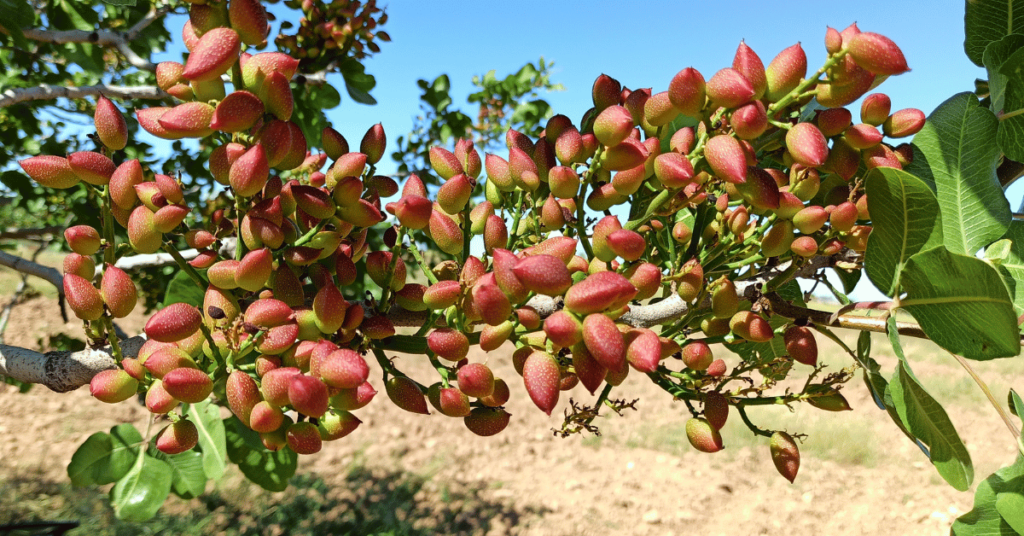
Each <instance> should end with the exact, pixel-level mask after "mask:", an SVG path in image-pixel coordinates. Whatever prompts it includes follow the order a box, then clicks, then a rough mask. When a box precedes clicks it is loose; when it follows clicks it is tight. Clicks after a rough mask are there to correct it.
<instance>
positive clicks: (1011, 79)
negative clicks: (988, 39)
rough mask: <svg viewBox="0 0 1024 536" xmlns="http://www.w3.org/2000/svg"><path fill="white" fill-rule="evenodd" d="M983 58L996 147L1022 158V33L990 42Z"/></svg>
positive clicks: (1013, 156) (1023, 75)
mask: <svg viewBox="0 0 1024 536" xmlns="http://www.w3.org/2000/svg"><path fill="white" fill-rule="evenodd" d="M984 61H985V68H986V69H987V70H988V77H989V80H988V83H989V91H990V93H989V95H990V97H991V108H992V111H993V112H995V114H996V116H997V117H999V130H998V132H997V134H996V140H997V141H998V143H999V148H1000V149H1002V150H1003V152H1004V153H1005V154H1006V156H1008V157H1010V158H1011V159H1013V160H1024V35H1020V34H1014V35H1008V36H1006V37H1004V38H1002V39H1000V40H998V41H994V42H992V43H990V44H989V46H988V48H986V49H985V55H984Z"/></svg>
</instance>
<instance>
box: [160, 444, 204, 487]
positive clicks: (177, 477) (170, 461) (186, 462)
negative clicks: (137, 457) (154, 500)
mask: <svg viewBox="0 0 1024 536" xmlns="http://www.w3.org/2000/svg"><path fill="white" fill-rule="evenodd" d="M147 455H149V456H152V457H153V458H156V459H158V460H160V461H162V462H164V463H166V464H167V466H168V467H170V468H171V492H173V493H174V494H175V495H177V496H178V497H181V498H182V499H192V498H195V497H198V496H200V495H202V494H203V490H205V489H206V473H205V471H203V460H204V459H205V454H204V453H202V452H199V451H198V450H196V449H192V450H189V451H185V452H182V453H179V454H164V453H163V452H160V451H159V450H157V449H156V447H154V446H150V448H149V450H148V451H147Z"/></svg>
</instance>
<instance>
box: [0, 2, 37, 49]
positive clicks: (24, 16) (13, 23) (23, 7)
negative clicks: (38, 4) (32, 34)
mask: <svg viewBox="0 0 1024 536" xmlns="http://www.w3.org/2000/svg"><path fill="white" fill-rule="evenodd" d="M34 21H35V14H34V13H33V12H32V6H31V4H29V3H28V2H25V1H23V0H0V28H3V29H5V30H7V33H8V34H10V36H11V39H13V40H14V44H15V45H17V46H18V47H19V48H23V49H27V48H28V41H27V40H26V39H25V34H24V33H23V32H22V31H21V29H22V28H25V27H27V26H32V23H33V22H34Z"/></svg>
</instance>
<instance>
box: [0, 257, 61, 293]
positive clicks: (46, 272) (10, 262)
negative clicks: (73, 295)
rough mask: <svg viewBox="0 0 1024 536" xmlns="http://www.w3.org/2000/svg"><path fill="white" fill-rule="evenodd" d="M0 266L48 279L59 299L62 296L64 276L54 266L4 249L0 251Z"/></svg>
mask: <svg viewBox="0 0 1024 536" xmlns="http://www.w3.org/2000/svg"><path fill="white" fill-rule="evenodd" d="M0 266H6V267H8V268H10V269H12V270H14V271H17V272H21V273H23V274H28V275H32V276H35V277H38V278H40V279H43V280H45V281H48V282H49V283H50V284H51V285H53V286H55V287H57V293H58V294H59V295H60V297H61V299H63V298H64V277H63V276H61V275H60V271H58V270H57V269H56V268H50V267H49V266H43V265H42V264H38V263H34V262H32V261H30V260H26V259H22V258H21V257H16V256H14V255H11V254H10V253H7V252H6V251H0Z"/></svg>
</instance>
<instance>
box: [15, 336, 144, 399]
mask: <svg viewBox="0 0 1024 536" xmlns="http://www.w3.org/2000/svg"><path fill="white" fill-rule="evenodd" d="M143 342H145V338H143V337H132V338H131V339H126V340H123V341H121V352H122V354H123V355H124V356H125V357H135V356H137V355H139V348H141V347H142V343H143ZM115 367H117V362H116V361H115V360H114V358H113V357H112V356H111V350H110V347H104V348H87V349H85V350H80V351H78V352H47V353H45V354H42V353H39V352H36V351H34V350H29V349H27V348H19V347H17V346H7V345H4V344H0V375H2V376H9V377H11V378H14V379H16V380H19V381H22V382H26V383H39V384H42V385H45V386H47V387H49V388H50V389H51V390H53V391H56V392H58V393H66V392H68V391H74V390H75V389H77V388H79V387H81V386H83V385H85V384H87V383H89V382H90V381H92V378H93V376H95V375H97V374H99V373H100V372H102V371H104V370H109V369H113V368H115Z"/></svg>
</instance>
